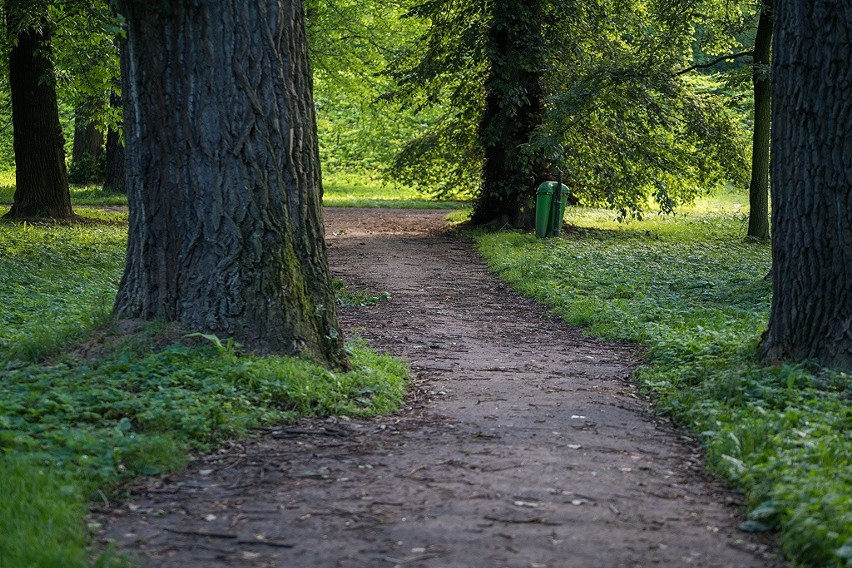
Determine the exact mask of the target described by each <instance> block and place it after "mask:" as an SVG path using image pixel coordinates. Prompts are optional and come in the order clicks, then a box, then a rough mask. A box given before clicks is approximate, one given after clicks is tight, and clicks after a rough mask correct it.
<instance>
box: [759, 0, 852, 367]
mask: <svg viewBox="0 0 852 568" xmlns="http://www.w3.org/2000/svg"><path fill="white" fill-rule="evenodd" d="M775 18H776V29H775V40H774V45H773V67H772V79H773V81H772V83H773V90H772V180H771V182H772V227H773V229H772V259H773V269H772V286H773V297H772V309H771V314H770V318H769V328H768V329H767V331H766V334H765V335H764V339H763V344H762V355H763V358H764V360H766V361H768V362H774V361H778V360H783V359H798V360H801V359H814V360H818V361H819V362H820V363H822V364H824V365H829V366H837V367H841V368H843V369H846V370H847V371H852V168H850V163H852V162H850V158H852V105H850V103H849V101H852V66H850V65H849V62H850V61H852V42H850V41H849V38H850V37H852V3H850V2H848V0H816V1H814V0H783V1H781V2H778V3H777V5H776V10H775Z"/></svg>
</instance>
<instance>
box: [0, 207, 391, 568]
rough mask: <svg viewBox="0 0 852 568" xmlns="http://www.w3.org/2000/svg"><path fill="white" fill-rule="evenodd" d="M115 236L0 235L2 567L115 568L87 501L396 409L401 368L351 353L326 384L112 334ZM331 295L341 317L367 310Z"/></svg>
mask: <svg viewBox="0 0 852 568" xmlns="http://www.w3.org/2000/svg"><path fill="white" fill-rule="evenodd" d="M2 213H3V210H0V214H2ZM89 213H90V212H88V211H87V214H89ZM125 222H126V214H125V213H118V214H109V213H99V214H95V213H93V212H92V220H91V221H89V222H88V223H85V224H76V225H51V224H44V225H41V224H37V225H31V224H12V223H0V258H2V266H1V267H0V284H2V285H0V301H2V302H3V306H4V309H3V311H2V312H0V566H4V567H10V568H16V567H23V566H62V567H74V566H87V565H90V563H91V562H92V561H97V562H100V563H101V564H111V563H117V562H120V560H116V559H114V558H112V557H111V556H108V555H106V556H101V557H100V559H97V560H96V559H93V558H92V554H91V553H90V552H87V550H86V544H87V539H88V536H87V530H86V525H85V514H86V503H87V501H88V500H91V499H93V498H99V499H101V498H105V497H107V496H109V495H110V492H111V491H113V490H115V489H116V488H117V486H118V484H119V483H121V482H122V481H125V480H127V479H129V478H131V477H133V476H138V475H146V474H154V473H159V472H164V471H169V470H173V469H175V468H179V467H181V466H182V465H183V464H184V463H185V461H186V457H187V453H188V452H198V451H204V450H208V449H211V448H213V447H214V446H215V445H216V444H217V443H220V442H221V441H222V440H224V439H226V438H230V437H235V436H242V435H245V434H246V433H247V432H248V431H249V430H250V428H251V427H254V426H259V425H263V424H269V423H282V422H287V421H291V420H293V419H294V418H295V417H298V416H311V415H327V414H332V415H346V416H366V415H373V414H377V413H386V412H390V411H393V410H394V409H395V408H397V407H398V406H399V405H400V404H401V402H402V399H403V395H404V390H405V375H406V369H405V367H404V365H403V364H402V363H401V362H399V361H398V360H395V359H392V358H389V357H385V356H380V355H377V354H375V353H374V352H372V351H369V350H368V349H366V348H365V347H364V346H363V345H361V344H359V343H357V342H350V343H349V345H348V348H347V349H348V351H349V354H350V360H351V362H352V366H353V370H352V371H349V372H342V371H341V372H337V371H330V370H327V369H324V368H321V367H318V366H316V365H314V364H312V363H311V362H309V361H305V360H300V359H293V358H285V357H256V356H252V355H248V354H245V353H241V349H240V346H239V345H237V344H235V343H234V342H232V341H229V340H227V339H226V338H218V337H215V336H211V335H202V334H199V333H193V330H185V329H178V328H175V327H173V326H167V325H162V324H141V323H136V322H113V321H111V320H110V309H111V302H112V298H113V296H114V294H115V289H116V286H117V283H118V279H119V278H120V275H121V270H122V265H123V259H124V247H125V239H126V224H125ZM337 287H338V290H339V292H340V293H341V294H342V295H343V297H344V298H346V300H345V301H351V300H350V298H362V297H364V298H366V297H370V296H369V294H368V293H366V292H359V293H346V294H344V292H345V289H344V288H343V287H342V286H341V285H340V284H338V285H337ZM365 301H366V300H365Z"/></svg>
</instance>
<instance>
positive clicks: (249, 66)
mask: <svg viewBox="0 0 852 568" xmlns="http://www.w3.org/2000/svg"><path fill="white" fill-rule="evenodd" d="M122 11H123V13H124V16H125V17H126V19H127V25H128V37H127V44H126V48H127V62H128V64H127V73H126V76H125V79H124V90H123V93H124V100H125V105H124V106H125V114H124V128H125V152H126V167H127V189H128V202H129V205H130V231H129V241H128V252H127V264H126V267H125V272H124V276H123V278H122V281H121V284H120V287H119V292H118V297H117V299H116V307H115V309H116V312H117V314H118V315H120V316H124V317H133V318H144V319H164V320H166V321H176V322H180V323H181V324H183V325H184V326H186V327H188V328H190V329H193V330H198V331H205V332H210V333H215V334H217V335H220V336H223V337H233V338H235V339H236V340H238V341H240V342H242V343H243V344H244V345H246V347H248V348H250V349H252V350H254V351H257V352H261V353H270V352H275V353H288V354H299V355H304V356H308V357H310V358H312V359H314V360H317V361H319V362H323V363H327V364H331V365H340V366H345V365H346V359H345V355H344V352H343V337H342V333H341V331H340V329H339V326H338V323H337V316H336V307H335V297H334V293H333V291H332V287H331V281H330V277H329V272H328V265H327V259H326V249H325V243H324V234H323V226H322V207H321V194H322V189H321V185H320V172H319V160H318V146H317V136H316V119H315V116H314V107H313V100H312V99H313V95H312V85H311V69H310V65H309V63H308V55H307V45H306V39H305V29H304V13H303V6H302V2H301V0H258V1H255V2H242V1H239V0H229V1H226V0H218V1H215V2H211V1H207V0H176V1H174V2H170V3H168V4H162V3H161V4H157V7H156V8H152V7H151V6H150V5H149V4H148V3H147V2H143V1H142V0H131V1H126V2H124V3H123V6H122Z"/></svg>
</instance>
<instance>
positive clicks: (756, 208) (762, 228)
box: [747, 0, 774, 241]
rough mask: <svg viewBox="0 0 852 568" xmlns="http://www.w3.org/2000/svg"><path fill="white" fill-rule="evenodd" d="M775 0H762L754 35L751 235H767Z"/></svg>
mask: <svg viewBox="0 0 852 568" xmlns="http://www.w3.org/2000/svg"><path fill="white" fill-rule="evenodd" d="M773 4H774V0H764V1H763V5H762V6H761V10H760V19H759V20H758V23H757V34H756V35H755V39H754V55H753V67H752V83H753V84H754V133H753V135H752V145H751V148H752V153H751V184H750V185H749V188H748V195H749V206H750V207H749V214H748V233H747V235H748V236H749V237H751V238H754V239H758V240H761V241H765V240H768V239H769V135H770V126H771V123H772V81H771V73H770V72H769V64H770V56H771V52H772V25H773V23H772V10H773Z"/></svg>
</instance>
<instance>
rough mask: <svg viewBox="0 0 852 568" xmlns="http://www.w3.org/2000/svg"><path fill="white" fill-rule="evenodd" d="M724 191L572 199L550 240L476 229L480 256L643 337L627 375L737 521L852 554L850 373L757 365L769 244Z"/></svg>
mask: <svg viewBox="0 0 852 568" xmlns="http://www.w3.org/2000/svg"><path fill="white" fill-rule="evenodd" d="M746 210H747V207H745V206H744V204H743V203H742V198H741V197H740V198H739V199H738V198H737V196H736V195H735V194H733V195H723V196H719V197H715V198H710V199H706V200H703V201H701V202H699V203H698V204H697V205H696V206H694V207H691V208H689V209H684V210H683V211H682V212H681V213H680V214H679V215H677V216H674V217H668V216H662V217H657V216H653V217H649V218H648V219H647V220H646V221H643V222H631V223H618V222H616V221H614V220H613V216H614V215H613V213H611V212H607V211H601V210H590V209H572V210H569V212H568V213H567V222H568V223H569V224H571V225H573V226H574V227H575V228H574V229H572V230H571V231H569V232H568V234H565V235H563V236H562V237H560V238H557V239H549V240H536V239H535V238H534V237H533V236H530V235H526V234H519V233H514V232H503V233H492V234H479V235H478V236H477V239H478V242H479V247H480V249H481V251H482V252H483V254H484V255H485V257H486V258H487V259H488V262H489V264H490V265H491V267H492V268H493V269H494V270H495V271H497V272H498V273H499V274H500V275H501V276H502V277H503V278H505V279H506V280H508V281H509V282H511V283H512V285H513V286H515V287H516V288H517V289H518V290H520V291H521V292H522V293H524V294H526V295H528V296H530V297H532V298H534V299H536V300H538V301H540V302H542V303H545V304H547V305H548V306H550V307H552V309H553V310H554V312H555V313H557V314H558V315H560V316H562V317H563V318H565V320H566V321H568V322H570V323H572V324H574V325H579V326H583V327H585V328H586V329H587V330H588V332H589V333H590V334H593V335H597V336H600V337H605V338H614V339H622V340H627V341H632V342H638V343H641V344H643V345H644V346H646V352H647V357H648V360H649V361H648V365H647V366H645V367H642V368H641V369H639V370H638V371H637V373H636V376H637V379H638V380H639V382H640V383H641V385H642V387H643V389H644V390H645V391H647V392H650V393H652V394H653V396H654V398H655V401H656V406H657V408H658V410H659V411H661V412H664V413H667V414H670V415H672V416H674V417H675V418H676V419H677V420H679V421H680V422H681V423H683V424H684V425H686V426H687V427H688V428H690V429H691V430H692V431H693V432H695V433H696V434H697V435H698V436H699V437H700V438H701V440H702V441H703V443H704V445H705V447H706V451H707V457H708V461H709V464H710V467H711V468H712V469H713V470H715V471H716V472H718V473H720V474H721V475H723V476H725V477H726V478H728V479H729V480H731V481H732V482H733V483H734V484H735V485H736V486H737V487H740V488H741V489H743V490H744V491H745V492H746V494H747V496H748V504H749V511H750V512H749V518H748V521H747V522H746V523H744V524H743V526H742V528H743V529H744V530H774V529H780V530H781V537H780V538H781V543H782V546H783V549H784V551H785V553H786V554H787V555H788V557H789V558H791V559H793V560H794V561H795V562H796V563H799V564H801V565H808V566H850V565H852V405H850V401H852V381H850V378H849V377H848V376H847V375H845V374H843V373H839V372H836V371H831V370H826V369H820V368H816V367H814V366H811V365H807V364H803V365H784V366H781V367H768V368H764V367H761V366H760V365H759V364H758V363H757V358H756V347H757V344H758V341H759V338H760V334H761V333H762V331H763V330H764V329H765V326H766V322H767V317H768V310H769V304H770V296H771V286H770V282H769V281H768V280H766V279H765V276H766V274H767V272H768V270H769V267H770V249H769V245H768V244H759V243H753V242H745V241H744V240H743V236H744V235H745V229H746V218H745V211H746Z"/></svg>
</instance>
